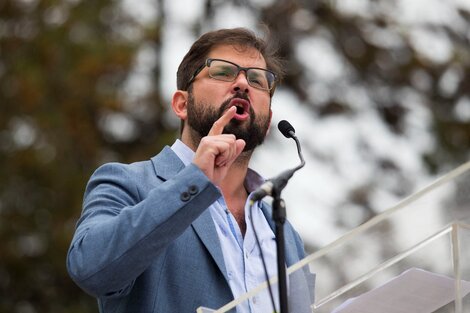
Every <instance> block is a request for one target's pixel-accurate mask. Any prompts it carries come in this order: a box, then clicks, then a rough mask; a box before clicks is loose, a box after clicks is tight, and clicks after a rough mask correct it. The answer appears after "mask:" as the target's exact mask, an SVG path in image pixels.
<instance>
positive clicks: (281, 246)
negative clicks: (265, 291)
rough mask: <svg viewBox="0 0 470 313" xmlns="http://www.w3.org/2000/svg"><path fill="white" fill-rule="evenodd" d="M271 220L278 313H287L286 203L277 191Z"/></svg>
mask: <svg viewBox="0 0 470 313" xmlns="http://www.w3.org/2000/svg"><path fill="white" fill-rule="evenodd" d="M273 220H274V222H275V225H276V247H277V273H278V274H277V275H278V286H279V308H280V313H288V312H289V308H288V298H287V274H286V265H285V264H286V253H285V236H284V223H285V222H286V203H285V202H284V200H283V199H282V198H281V197H280V193H278V192H277V190H273Z"/></svg>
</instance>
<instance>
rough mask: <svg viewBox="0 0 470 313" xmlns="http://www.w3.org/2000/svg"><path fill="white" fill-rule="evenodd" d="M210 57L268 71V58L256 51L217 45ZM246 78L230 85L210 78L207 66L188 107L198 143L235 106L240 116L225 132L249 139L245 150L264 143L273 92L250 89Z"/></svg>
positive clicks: (188, 123)
mask: <svg viewBox="0 0 470 313" xmlns="http://www.w3.org/2000/svg"><path fill="white" fill-rule="evenodd" d="M209 58H215V59H223V60H227V61H230V62H232V63H235V64H238V65H240V66H242V67H260V68H266V63H265V61H264V58H263V57H262V55H261V54H260V53H259V52H258V51H257V50H255V49H253V48H240V47H233V46H227V45H224V46H216V47H215V48H214V49H212V51H211V53H210V54H209ZM245 75H246V74H245V72H243V71H241V72H240V73H239V75H238V76H237V77H236V79H235V81H233V82H226V81H220V80H216V79H214V78H211V77H209V73H208V68H207V67H205V68H204V69H203V70H202V71H201V73H199V75H198V76H197V78H196V79H195V80H194V82H193V84H192V86H191V88H190V90H189V96H188V104H187V110H188V111H187V114H188V119H187V126H189V127H190V128H191V136H192V140H193V142H194V143H196V142H199V140H200V139H201V138H202V137H204V136H207V134H208V133H209V130H210V129H211V127H212V125H213V124H214V122H215V121H216V120H217V119H219V118H220V117H221V116H222V114H223V113H224V112H225V111H227V110H228V109H229V108H230V107H232V106H237V114H236V115H235V117H234V118H233V119H232V120H231V121H230V123H229V124H228V125H227V126H226V127H225V128H224V133H229V134H234V135H235V136H236V137H237V138H238V139H243V140H245V142H246V146H245V151H251V150H253V149H254V148H255V147H256V146H258V145H260V144H261V143H262V142H263V140H264V138H265V136H266V133H267V131H268V128H269V125H270V122H271V108H270V104H271V97H270V94H269V91H266V90H260V89H257V88H254V87H252V86H250V85H249V84H248V81H247V80H246V76H245Z"/></svg>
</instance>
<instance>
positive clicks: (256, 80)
mask: <svg viewBox="0 0 470 313" xmlns="http://www.w3.org/2000/svg"><path fill="white" fill-rule="evenodd" d="M248 80H249V82H250V84H251V85H252V86H254V87H259V88H263V89H265V88H267V86H268V83H267V81H266V78H264V76H263V75H262V74H261V73H258V72H256V71H250V72H249V74H248Z"/></svg>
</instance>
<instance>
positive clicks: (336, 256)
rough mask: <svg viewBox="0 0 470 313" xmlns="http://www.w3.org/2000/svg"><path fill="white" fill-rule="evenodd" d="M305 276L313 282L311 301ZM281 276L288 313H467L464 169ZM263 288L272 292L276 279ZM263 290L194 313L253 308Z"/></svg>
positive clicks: (468, 191) (468, 185) (469, 209)
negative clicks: (246, 305) (285, 277)
mask: <svg viewBox="0 0 470 313" xmlns="http://www.w3.org/2000/svg"><path fill="white" fill-rule="evenodd" d="M309 273H315V275H316V279H315V297H314V298H313V297H311V294H310V291H311V290H310V288H309V285H311V283H312V282H311V281H308V280H311V279H312V277H313V276H312V275H310V274H309ZM287 274H288V282H289V286H288V290H289V313H308V312H312V313H327V312H328V313H331V312H335V313H336V312H337V313H367V312H381V313H401V312H410V311H409V310H408V311H406V310H405V311H404V309H403V308H405V309H406V308H410V307H412V308H413V311H412V312H413V313H431V312H436V313H451V312H452V313H463V312H470V295H468V294H469V292H470V283H468V282H470V162H467V163H465V164H463V165H462V166H460V167H458V168H457V169H455V170H453V171H452V172H450V173H448V174H447V175H445V176H443V177H441V178H440V179H438V180H436V181H435V182H433V183H432V184H430V185H429V186H427V187H426V188H424V189H422V190H421V191H419V192H417V193H415V194H413V195H411V196H409V197H407V198H405V199H403V200H402V201H401V202H399V203H398V204H397V205H395V206H394V207H392V208H389V209H387V210H386V211H384V212H383V213H381V214H379V215H377V216H375V217H374V218H372V219H371V220H369V221H367V222H366V223H364V224H362V225H360V226H359V227H357V228H355V229H353V230H352V231H350V232H349V233H347V234H345V235H344V236H342V237H341V238H339V239H337V240H336V241H334V242H332V243H331V244H329V245H328V246H326V247H324V248H322V249H321V250H319V251H316V252H315V253H313V254H311V255H309V256H308V257H306V258H305V259H303V260H302V261H300V262H299V263H297V264H295V265H293V266H291V267H289V268H288V270H287ZM270 281H271V282H272V283H273V284H274V285H275V284H276V282H277V278H276V277H273V278H271V280H270ZM266 288H267V284H266V283H264V284H262V285H260V286H258V287H257V288H255V289H254V290H252V291H250V292H249V293H247V294H245V295H243V296H241V297H240V298H238V299H235V300H234V301H232V302H230V303H228V304H226V305H225V306H223V307H221V308H199V309H198V310H197V313H224V312H236V307H237V305H240V304H242V303H244V302H246V301H256V296H257V295H260V294H261V293H265V292H266ZM275 289H277V288H275ZM420 301H421V302H420ZM425 304H426V305H425ZM413 305H415V306H413ZM256 313H272V310H270V311H269V312H256Z"/></svg>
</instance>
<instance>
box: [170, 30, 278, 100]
mask: <svg viewBox="0 0 470 313" xmlns="http://www.w3.org/2000/svg"><path fill="white" fill-rule="evenodd" d="M218 45H234V46H241V47H249V48H254V49H256V50H258V51H259V52H260V53H261V55H262V56H263V57H264V59H265V61H266V66H267V68H268V69H269V70H271V71H273V72H274V73H276V76H277V79H278V81H279V80H280V79H281V78H282V74H283V71H282V65H281V60H280V58H279V57H278V56H277V55H276V50H275V48H274V47H273V45H271V44H270V43H268V41H265V40H263V39H261V38H259V37H257V36H256V35H255V34H254V33H253V32H252V31H250V30H248V29H246V28H232V29H220V30H216V31H211V32H208V33H205V34H204V35H202V36H201V37H199V39H198V40H196V41H195V42H194V43H193V45H192V46H191V48H190V49H189V51H188V53H186V55H185V56H184V58H183V61H181V64H180V65H179V67H178V72H177V73H176V86H177V88H178V89H179V90H188V88H189V81H190V79H191V76H192V75H193V74H194V72H195V71H196V70H197V69H198V68H199V67H200V66H201V65H202V64H204V62H205V61H206V59H207V57H208V55H209V53H210V51H211V49H212V48H214V47H215V46H218ZM273 91H274V90H273ZM273 91H272V92H273ZM272 92H271V94H272Z"/></svg>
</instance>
